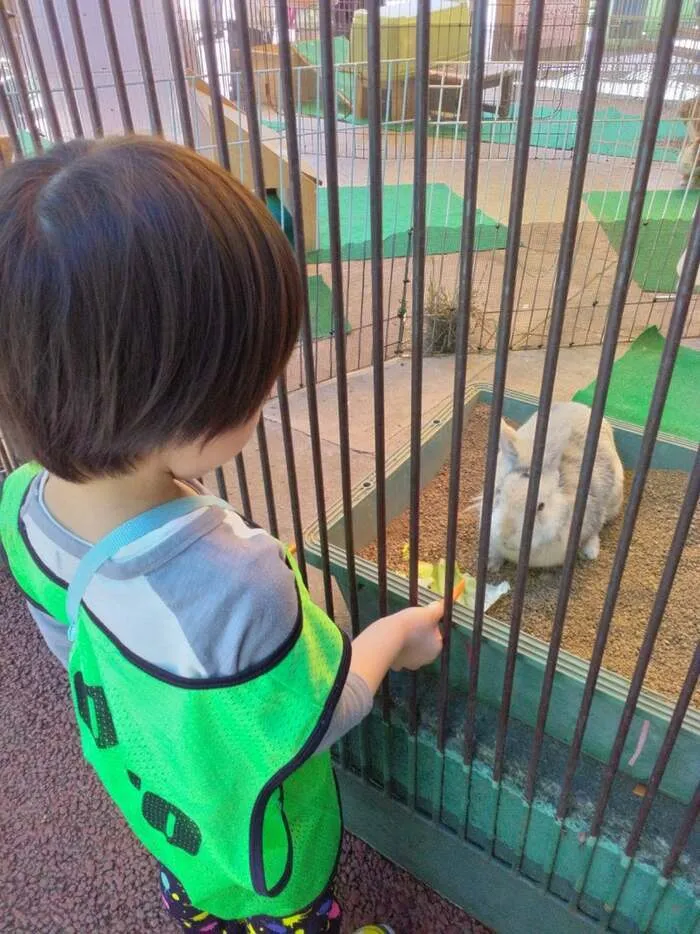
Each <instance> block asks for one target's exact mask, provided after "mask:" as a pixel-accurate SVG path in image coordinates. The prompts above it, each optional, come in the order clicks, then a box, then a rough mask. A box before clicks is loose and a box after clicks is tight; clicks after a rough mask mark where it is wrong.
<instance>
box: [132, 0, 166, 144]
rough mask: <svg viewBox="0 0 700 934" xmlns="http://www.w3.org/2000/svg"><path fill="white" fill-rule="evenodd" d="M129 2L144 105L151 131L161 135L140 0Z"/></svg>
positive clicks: (155, 91) (160, 120)
mask: <svg viewBox="0 0 700 934" xmlns="http://www.w3.org/2000/svg"><path fill="white" fill-rule="evenodd" d="M129 2H130V4H131V20H132V23H133V25H134V35H135V37H136V47H137V49H138V53H139V62H140V64H141V74H142V75H143V86H144V89H145V91H146V105H147V106H148V117H149V120H150V122H151V133H153V135H154V136H162V135H163V121H162V119H161V115H160V106H159V104H158V92H157V90H156V82H155V79H154V77H153V63H152V62H151V53H150V51H149V48H148V36H147V34H146V24H145V22H144V19H143V9H142V8H141V0H129Z"/></svg>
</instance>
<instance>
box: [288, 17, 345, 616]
mask: <svg viewBox="0 0 700 934" xmlns="http://www.w3.org/2000/svg"><path fill="white" fill-rule="evenodd" d="M275 9H276V11H277V28H278V30H279V56H280V78H281V85H282V100H283V113H284V123H285V133H286V140H287V161H288V164H289V176H290V181H291V189H292V219H293V223H294V246H295V249H296V254H297V260H298V262H299V272H300V274H301V281H302V289H303V301H304V314H303V321H302V328H301V346H302V353H303V358H304V370H305V373H306V398H307V403H308V410H309V435H310V439H311V457H312V461H313V469H314V481H315V482H314V486H315V491H316V512H317V516H318V532H319V542H320V546H321V565H322V570H323V587H324V594H325V600H326V609H327V611H328V614H329V616H333V591H332V585H331V572H330V561H329V555H328V524H327V521H326V494H325V491H324V488H323V462H322V454H321V434H320V430H319V423H318V401H317V396H316V372H315V366H314V348H313V338H312V335H311V316H310V311H309V289H308V286H309V281H308V274H307V269H306V241H305V238H304V220H303V203H302V192H301V175H300V171H301V165H300V157H299V138H298V135H297V123H296V112H295V107H294V81H293V75H292V56H291V46H290V41H289V20H288V15H287V2H286V0H275Z"/></svg>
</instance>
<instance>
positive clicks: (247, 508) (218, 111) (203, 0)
mask: <svg viewBox="0 0 700 934" xmlns="http://www.w3.org/2000/svg"><path fill="white" fill-rule="evenodd" d="M199 18H200V26H201V30H202V45H203V46H204V58H205V61H206V66H207V77H208V79H209V93H210V94H211V112H212V120H213V123H214V137H215V139H216V150H217V153H218V156H219V162H220V163H221V165H222V167H223V168H224V169H226V171H227V172H230V171H231V158H230V155H229V150H228V140H227V139H226V124H225V122H224V105H223V98H222V96H221V85H220V83H219V67H218V64H217V61H216V46H215V41H214V24H213V22H212V15H211V4H210V3H209V0H199ZM234 462H235V465H236V476H237V478H238V489H239V492H240V496H241V506H242V510H243V515H244V516H245V517H246V519H252V517H253V510H252V507H251V502H250V491H249V489H248V478H247V476H246V469H245V462H244V460H243V455H242V454H236V457H235V458H234ZM222 476H223V475H222Z"/></svg>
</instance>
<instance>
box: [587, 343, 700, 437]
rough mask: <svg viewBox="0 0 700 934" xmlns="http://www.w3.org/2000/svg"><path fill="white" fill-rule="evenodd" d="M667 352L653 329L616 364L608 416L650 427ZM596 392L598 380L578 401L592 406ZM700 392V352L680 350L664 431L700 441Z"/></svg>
mask: <svg viewBox="0 0 700 934" xmlns="http://www.w3.org/2000/svg"><path fill="white" fill-rule="evenodd" d="M663 349H664V338H663V336H662V335H661V333H660V332H659V330H658V328H655V327H650V328H647V329H646V331H644V333H643V334H640V336H639V337H638V338H637V340H636V341H635V342H634V343H633V344H632V346H631V347H630V348H629V350H628V351H627V352H626V353H625V354H624V356H622V357H620V359H619V360H617V361H616V363H615V364H614V365H613V369H612V376H611V379H610V389H609V391H608V398H607V402H606V405H605V414H606V415H608V416H609V417H610V418H617V419H619V420H620V421H625V422H631V423H632V424H633V425H640V426H643V425H645V424H646V420H647V415H648V413H649V405H650V403H651V398H652V395H653V392H654V385H655V383H656V375H657V373H658V370H659V364H660V362H661V354H662V352H663ZM594 392H595V381H594V382H592V383H591V384H590V386H586V388H585V389H580V390H579V391H578V392H577V393H576V395H575V396H574V401H576V402H583V403H585V404H586V405H592V404H593V394H594ZM699 393H700V352H698V351H697V350H691V349H690V348H689V347H680V348H679V350H678V356H677V357H676V363H675V366H674V368H673V376H672V377H671V385H670V387H669V391H668V396H667V398H666V405H665V406H664V412H663V417H662V419H661V431H665V432H667V433H668V434H670V435H677V436H679V437H681V438H687V439H688V440H689V441H694V442H699V441H700V405H698V394H699Z"/></svg>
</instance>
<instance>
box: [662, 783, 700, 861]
mask: <svg viewBox="0 0 700 934" xmlns="http://www.w3.org/2000/svg"><path fill="white" fill-rule="evenodd" d="M699 813H700V784H699V785H698V787H697V788H696V789H695V794H694V795H693V800H692V801H691V802H690V804H689V805H688V807H687V808H686V812H685V814H684V815H683V820H682V822H681V825H680V827H679V828H678V831H677V832H676V836H675V837H674V839H673V843H672V844H671V849H670V850H669V853H668V856H667V857H666V860H665V861H664V867H663V869H662V870H661V874H662V875H663V876H664V878H666V879H668V878H670V876H671V873H672V872H673V870H674V869H675V868H676V865H677V863H678V860H679V859H680V857H681V853H682V852H683V850H684V849H685V845H686V843H687V842H688V837H689V836H690V833H691V831H692V829H693V827H694V826H695V823H696V821H697V819H698V814H699Z"/></svg>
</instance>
